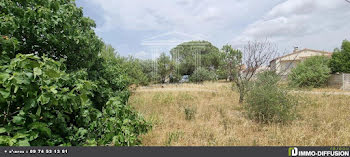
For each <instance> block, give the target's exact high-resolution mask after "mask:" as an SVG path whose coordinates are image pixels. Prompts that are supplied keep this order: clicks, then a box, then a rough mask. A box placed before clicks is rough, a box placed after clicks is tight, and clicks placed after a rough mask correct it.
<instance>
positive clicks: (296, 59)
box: [270, 47, 332, 76]
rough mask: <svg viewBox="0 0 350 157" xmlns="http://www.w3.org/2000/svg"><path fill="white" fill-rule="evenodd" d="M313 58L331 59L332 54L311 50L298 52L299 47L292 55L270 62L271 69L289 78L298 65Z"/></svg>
mask: <svg viewBox="0 0 350 157" xmlns="http://www.w3.org/2000/svg"><path fill="white" fill-rule="evenodd" d="M312 56H327V57H331V56H332V53H331V52H326V51H319V50H311V49H303V50H298V47H295V48H294V51H293V52H292V53H290V54H287V55H284V56H281V57H278V58H275V59H273V60H272V61H270V68H271V70H275V71H276V72H277V73H279V74H281V75H282V76H287V75H288V73H289V72H290V71H291V69H292V68H294V67H296V65H297V64H298V63H300V62H302V61H303V60H305V59H306V58H309V57H312Z"/></svg>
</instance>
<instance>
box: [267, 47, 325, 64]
mask: <svg viewBox="0 0 350 157" xmlns="http://www.w3.org/2000/svg"><path fill="white" fill-rule="evenodd" d="M303 51H312V52H320V53H323V54H325V55H327V56H331V55H332V52H327V51H320V50H313V49H302V50H299V51H296V52H293V53H290V54H287V55H284V56H281V57H277V58H275V59H273V60H271V61H270V63H271V62H272V61H275V60H277V59H281V58H284V57H287V56H290V55H293V54H296V53H301V52H303Z"/></svg>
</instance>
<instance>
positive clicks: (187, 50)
mask: <svg viewBox="0 0 350 157" xmlns="http://www.w3.org/2000/svg"><path fill="white" fill-rule="evenodd" d="M170 54H171V56H172V59H173V60H176V61H177V62H178V63H179V65H178V66H179V72H180V74H182V75H191V74H192V73H193V72H194V71H195V70H196V68H197V67H199V66H200V67H204V68H206V69H217V68H218V66H219V64H220V52H219V49H218V48H217V47H215V46H213V45H212V44H211V43H210V42H208V41H190V42H185V43H182V44H180V45H178V46H176V47H175V48H173V49H171V50H170Z"/></svg>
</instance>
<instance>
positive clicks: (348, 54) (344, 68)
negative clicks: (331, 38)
mask: <svg viewBox="0 0 350 157" xmlns="http://www.w3.org/2000/svg"><path fill="white" fill-rule="evenodd" d="M349 61H350V41H348V40H344V41H343V43H342V46H341V49H340V50H339V49H335V50H334V53H333V55H332V59H331V60H330V63H329V65H330V68H331V70H332V72H333V73H336V72H344V73H350V62H349Z"/></svg>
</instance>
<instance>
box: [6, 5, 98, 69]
mask: <svg viewBox="0 0 350 157" xmlns="http://www.w3.org/2000/svg"><path fill="white" fill-rule="evenodd" d="M0 21H1V22H0V33H1V34H0V35H3V36H4V35H6V36H8V37H9V38H11V40H13V41H16V42H18V43H19V44H17V46H15V47H13V46H11V44H9V45H6V46H5V47H3V45H1V46H0V47H1V48H0V51H1V52H3V51H5V52H6V53H7V56H8V57H9V58H14V57H15V56H16V54H18V53H27V54H36V55H39V56H42V55H44V54H46V55H47V56H48V57H50V58H53V59H55V60H59V59H62V58H64V59H66V62H65V63H66V65H67V68H68V70H78V69H81V68H90V67H91V66H93V65H94V64H95V62H96V60H97V54H98V52H99V51H100V49H101V46H102V41H101V40H100V39H99V38H98V37H97V36H96V35H95V32H94V30H93V29H92V28H93V27H95V23H94V21H93V20H91V19H89V18H86V17H83V11H82V8H77V7H76V5H75V2H74V0H55V1H44V0H25V1H24V0H3V1H1V3H0ZM9 42H10V41H9ZM1 44H3V42H1Z"/></svg>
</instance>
